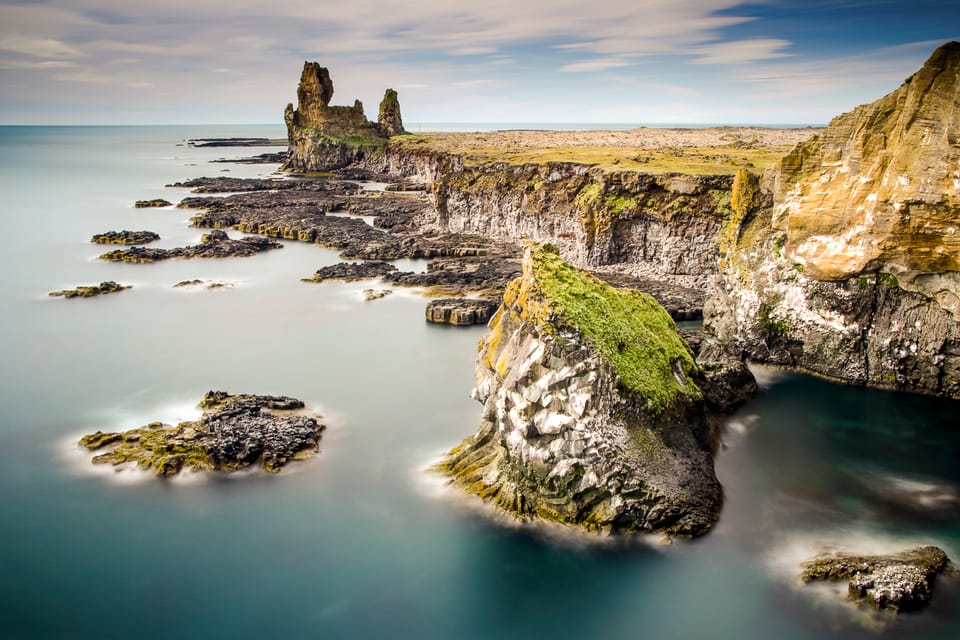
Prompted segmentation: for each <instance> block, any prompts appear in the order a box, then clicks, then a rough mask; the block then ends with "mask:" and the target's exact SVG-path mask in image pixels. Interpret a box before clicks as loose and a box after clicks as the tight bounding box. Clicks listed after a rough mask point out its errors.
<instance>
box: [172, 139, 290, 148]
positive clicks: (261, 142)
mask: <svg viewBox="0 0 960 640" xmlns="http://www.w3.org/2000/svg"><path fill="white" fill-rule="evenodd" d="M281 144H283V141H282V140H272V139H270V138H194V139H192V140H187V145H188V146H191V147H276V146H278V145H281Z"/></svg>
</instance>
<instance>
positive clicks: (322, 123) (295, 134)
mask: <svg viewBox="0 0 960 640" xmlns="http://www.w3.org/2000/svg"><path fill="white" fill-rule="evenodd" d="M332 98H333V80H331V79H330V72H329V71H328V70H327V69H326V67H321V66H320V65H319V64H317V63H316V62H304V63H303V72H302V73H301V75H300V84H299V86H298V87H297V108H296V109H294V108H293V105H292V104H288V105H287V107H286V109H285V110H284V113H283V119H284V122H285V123H286V125H287V140H288V142H289V156H288V159H287V162H286V163H285V164H284V168H285V169H288V170H292V171H326V170H329V169H336V168H339V167H344V166H346V165H348V164H350V163H352V162H356V161H358V160H360V159H361V158H363V157H364V155H365V153H367V152H369V151H370V150H372V149H377V148H380V147H382V146H383V144H384V143H385V141H386V140H385V139H386V138H389V137H390V136H393V135H399V134H401V133H403V121H402V119H401V116H400V102H399V100H398V99H397V92H396V91H394V90H393V89H387V91H386V93H385V95H384V98H383V102H381V103H380V114H379V118H378V122H377V123H373V122H370V121H369V120H367V117H366V116H365V115H364V113H363V104H362V103H361V102H360V101H359V100H355V101H354V103H353V106H352V107H342V106H331V105H330V100H331V99H332Z"/></svg>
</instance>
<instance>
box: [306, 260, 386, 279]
mask: <svg viewBox="0 0 960 640" xmlns="http://www.w3.org/2000/svg"><path fill="white" fill-rule="evenodd" d="M396 270H397V268H396V267H395V266H393V265H392V264H390V263H389V262H384V261H383V260H364V261H363V262H338V263H336V264H331V265H327V266H325V267H321V268H320V269H317V271H316V273H314V274H313V276H311V277H309V278H302V280H303V282H325V281H327V280H344V281H346V282H354V281H356V280H369V279H373V278H379V277H381V276H385V275H387V274H388V273H393V272H394V271H396Z"/></svg>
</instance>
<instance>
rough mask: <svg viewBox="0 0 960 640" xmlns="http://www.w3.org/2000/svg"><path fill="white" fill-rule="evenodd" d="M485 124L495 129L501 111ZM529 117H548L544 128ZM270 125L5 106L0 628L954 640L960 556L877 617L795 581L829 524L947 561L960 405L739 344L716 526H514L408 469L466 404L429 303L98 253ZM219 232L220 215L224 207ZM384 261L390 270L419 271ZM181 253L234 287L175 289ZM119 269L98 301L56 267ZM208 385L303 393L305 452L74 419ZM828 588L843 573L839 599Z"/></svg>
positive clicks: (959, 479) (0, 148)
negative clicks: (154, 461)
mask: <svg viewBox="0 0 960 640" xmlns="http://www.w3.org/2000/svg"><path fill="white" fill-rule="evenodd" d="M493 128H502V125H497V126H495V127H493ZM543 128H549V125H545V126H544V127H543ZM228 136H264V137H272V138H283V137H285V136H284V131H283V129H282V128H281V127H279V126H243V127H240V126H236V127H227V126H202V127H200V126H194V127H188V126H169V127H159V126H158V127H0V193H2V196H3V200H2V201H3V208H2V216H3V221H4V225H3V226H4V229H5V233H6V237H7V240H6V244H5V245H4V247H3V251H2V257H0V260H2V262H3V272H4V273H5V274H6V276H4V277H3V278H2V279H0V287H2V290H0V304H2V307H3V312H2V314H0V341H2V342H0V353H2V355H3V366H2V368H0V406H2V407H3V414H2V420H0V638H4V639H11V640H19V639H33V638H71V639H72V638H131V637H136V638H160V637H175V638H184V639H190V638H220V637H233V638H253V637H278V638H289V639H295V638H323V639H325V640H326V639H333V638H350V639H364V638H384V637H393V638H418V639H420V638H457V639H464V640H469V639H478V640H479V639H497V640H499V639H504V640H508V639H513V638H517V639H520V638H555V639H564V638H591V639H606V638H618V639H619V638H632V637H636V638H640V637H643V638H671V639H672V638H681V639H693V638H705V639H706V638H731V639H733V638H736V639H741V640H742V639H748V638H756V639H767V638H774V637H775V638H778V640H793V639H797V640H799V639H808V638H877V637H882V638H956V637H958V635H960V579H958V578H952V579H943V580H941V581H940V583H938V586H937V590H936V592H935V594H934V598H933V601H932V602H931V605H930V606H929V607H928V608H927V609H925V610H923V611H922V612H919V613H915V614H906V615H901V616H899V617H895V616H892V615H887V614H875V613H871V612H868V611H865V610H860V609H857V608H856V607H854V606H852V605H850V604H848V603H846V602H844V600H843V597H842V594H843V591H844V589H843V587H842V586H841V587H837V586H830V585H808V586H802V585H801V584H800V583H799V580H798V578H797V574H798V571H799V569H798V565H799V563H800V562H801V561H802V560H803V559H805V558H807V557H809V556H810V555H812V554H814V553H816V552H817V551H818V550H821V549H825V548H836V549H846V550H850V551H855V552H875V551H893V550H899V549H902V548H904V547H907V546H911V545H916V544H937V545H940V546H942V547H943V548H944V549H945V550H946V551H947V553H948V554H949V555H951V556H952V557H954V558H958V559H960V466H958V465H957V460H960V417H958V416H960V414H958V412H957V409H956V407H957V405H956V403H955V402H954V403H951V402H945V401H940V400H936V399H931V398H925V397H919V396H912V395H904V394H894V393H885V392H880V391H873V390H866V389H860V388H855V387H849V386H842V385H837V384H832V383H829V382H826V381H823V380H819V379H816V378H812V377H809V376H804V375H800V374H793V373H783V372H778V371H772V370H769V369H763V368H759V369H758V370H757V371H758V375H759V376H760V378H761V381H762V383H763V387H764V391H763V393H762V394H761V396H760V397H758V398H757V399H756V400H755V401H753V402H751V403H750V404H748V405H747V406H746V407H744V408H743V409H742V410H741V411H739V412H738V413H737V414H736V415H734V416H732V417H731V418H730V419H729V420H728V424H727V430H726V434H725V436H724V445H723V447H722V448H721V450H720V452H719V454H718V457H717V473H718V476H719V478H720V480H721V482H722V484H723V486H724V492H725V506H724V510H723V513H722V516H721V519H720V522H719V523H718V525H717V527H716V528H715V529H714V531H712V532H711V533H710V534H708V535H707V536H705V537H703V538H700V539H697V540H693V541H684V540H678V541H674V542H672V543H669V544H665V543H663V542H662V541H660V540H659V539H658V538H654V539H650V540H637V541H631V542H625V541H622V540H611V539H604V538H598V537H595V536H589V535H572V534H569V533H566V532H563V531H557V530H555V529H543V528H540V527H531V526H517V525H516V524H515V523H513V522H512V521H510V520H508V519H504V518H503V517H497V516H494V515H493V514H491V513H490V512H489V511H488V510H487V509H486V508H485V507H484V506H483V505H481V504H479V503H478V501H476V500H475V499H473V498H470V497H466V496H463V495H461V494H459V493H458V492H457V491H455V490H452V489H449V488H447V487H446V486H445V485H444V482H443V479H442V478H438V477H436V476H434V475H432V474H431V473H429V472H428V471H427V469H428V467H429V466H430V465H431V464H432V462H433V461H435V460H436V459H437V458H438V457H439V456H440V455H442V453H443V452H444V451H445V450H447V449H449V448H450V447H452V446H454V445H456V444H457V443H459V442H460V441H461V440H462V439H463V438H464V437H466V436H468V435H470V434H471V433H472V432H473V430H474V429H475V427H476V426H477V425H478V422H479V417H480V409H481V407H480V405H479V404H478V403H476V402H475V401H473V400H471V399H470V397H469V393H470V388H471V384H472V381H473V371H474V358H475V351H476V345H477V341H478V340H479V338H480V337H481V335H482V333H483V328H482V327H469V328H453V327H443V326H435V325H430V324H427V323H426V322H425V321H424V319H423V309H424V306H425V302H426V301H425V300H424V299H423V298H421V297H420V296H418V295H416V294H415V293H414V292H411V291H407V290H402V289H401V290H397V291H396V292H395V293H394V294H393V295H391V296H388V297H386V298H383V299H380V300H375V301H371V302H367V301H365V300H364V299H363V296H362V290H363V289H364V288H367V287H369V286H370V285H369V283H363V282H360V283H324V284H307V283H303V282H300V278H303V277H309V276H310V275H311V274H312V273H313V272H314V271H315V270H316V269H318V268H319V267H321V266H324V265H328V264H332V263H334V262H336V261H338V257H337V254H336V252H333V251H329V250H326V249H323V248H320V247H317V246H312V245H309V244H305V243H297V242H290V241H284V248H283V249H282V250H278V251H272V252H268V253H266V254H261V255H258V256H255V257H251V258H230V259H224V260H200V259H195V260H171V261H166V262H161V263H156V264H147V265H135V264H115V263H105V262H101V261H98V260H97V259H96V256H97V255H99V254H100V253H102V252H104V251H106V250H108V247H104V246H101V245H94V244H91V243H89V238H90V236H91V235H93V234H94V233H99V232H103V231H107V230H119V229H131V230H140V229H146V230H152V231H156V232H158V233H159V234H160V235H161V236H162V240H161V241H160V242H159V243H158V244H157V245H155V246H162V247H173V246H182V245H185V244H192V243H194V242H196V241H197V240H198V239H199V237H200V235H201V234H202V233H203V231H202V230H199V229H190V228H188V227H187V220H188V218H189V216H190V212H189V211H187V210H182V209H134V208H133V206H132V205H133V202H134V201H135V200H143V199H150V198H157V197H161V198H166V199H167V200H171V201H173V202H177V201H178V200H179V199H180V198H182V197H184V196H186V195H187V191H186V190H185V189H175V188H166V187H164V185H165V184H168V183H172V182H175V181H178V180H182V179H187V178H192V177H197V176H201V175H208V176H214V175H229V176H234V177H253V176H258V175H268V174H269V173H271V172H272V171H274V170H275V169H276V166H275V165H240V164H210V163H209V160H212V159H216V158H222V157H226V158H231V157H237V156H246V155H253V154H256V153H263V152H265V151H273V150H280V149H268V148H249V149H228V148H213V149H209V148H207V149H200V148H192V147H189V146H183V144H184V141H185V140H186V139H188V138H195V137H228ZM231 235H233V236H234V237H236V236H239V235H240V234H239V233H237V232H231ZM422 266H423V265H422V263H412V262H409V263H405V265H404V267H405V268H410V267H413V268H422ZM194 278H200V279H208V280H220V281H226V282H230V283H232V284H233V285H234V286H232V287H230V288H225V289H220V290H206V289H200V290H195V289H177V288H173V287H172V285H173V284H174V283H176V282H179V281H182V280H189V279H194ZM103 280H116V281H118V282H121V283H125V284H132V285H134V286H133V288H132V289H131V290H129V291H124V292H121V293H118V294H112V295H108V296H103V297H99V298H93V299H74V300H64V299H59V298H49V297H48V296H47V292H49V291H53V290H58V289H63V288H71V287H74V286H76V285H78V284H95V283H98V282H101V281H103ZM210 389H223V390H227V391H232V392H245V393H260V394H267V393H269V394H286V395H292V396H295V397H299V398H301V399H303V400H304V401H305V402H307V404H308V405H309V406H310V407H312V408H314V409H315V410H317V411H319V412H320V413H322V414H323V415H324V417H325V420H324V421H325V422H326V423H327V425H328V429H327V430H326V432H325V433H324V436H323V439H322V441H321V449H322V451H321V453H320V454H319V455H318V456H316V457H314V458H312V459H311V460H309V461H306V462H303V463H298V464H295V465H292V466H290V467H288V468H287V469H286V470H284V471H283V472H282V473H280V474H278V475H266V474H262V473H257V472H251V473H241V474H238V475H236V476H229V477H218V476H213V477H206V476H198V475H192V476H185V477H178V478H175V479H173V480H161V479H157V478H154V477H152V476H148V475H146V474H142V473H139V472H122V473H116V472H114V471H113V470H112V469H108V468H103V467H97V466H94V465H92V464H90V462H89V458H90V454H89V453H88V452H86V451H83V450H80V449H79V448H78V447H77V446H76V441H77V439H78V438H79V437H80V436H81V435H82V434H84V433H89V432H92V431H95V430H97V429H102V430H121V429H126V428H131V427H136V426H141V425H143V424H145V423H147V422H150V421H153V420H162V421H167V422H175V421H178V420H183V419H188V418H192V417H195V416H197V415H198V413H199V411H198V410H197V409H196V408H195V405H196V403H197V402H198V401H199V400H200V399H201V398H202V396H203V394H204V393H205V392H206V391H208V390H210ZM838 594H839V595H838Z"/></svg>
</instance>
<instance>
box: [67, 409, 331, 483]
mask: <svg viewBox="0 0 960 640" xmlns="http://www.w3.org/2000/svg"><path fill="white" fill-rule="evenodd" d="M198 406H199V407H200V408H202V409H205V411H204V413H203V415H202V416H201V417H200V419H199V420H197V421H194V422H181V423H180V424H178V425H176V426H170V425H165V424H161V423H159V422H152V423H150V424H148V425H146V426H144V427H140V428H138V429H131V430H130V431H123V432H116V433H104V432H102V431H97V432H96V433H92V434H89V435H86V436H83V437H82V438H80V445H81V446H83V447H86V448H87V449H89V450H91V451H97V450H100V449H105V452H104V453H101V454H99V455H97V456H95V457H94V458H93V462H94V463H96V464H112V465H114V466H118V465H123V464H127V463H133V464H136V465H137V466H138V467H140V468H141V469H149V470H152V471H153V472H154V473H155V474H156V475H158V476H171V475H175V474H177V473H179V472H180V471H181V470H182V469H184V468H187V469H191V470H194V471H236V470H239V469H243V468H246V467H249V466H251V465H258V466H259V467H260V468H262V469H264V470H265V471H270V472H277V471H279V470H280V468H281V467H283V466H284V465H285V464H287V463H288V462H289V461H291V460H300V459H303V458H306V457H309V456H311V455H313V453H315V452H316V451H318V450H319V445H318V443H319V441H320V433H321V432H322V431H323V430H324V428H325V426H324V425H323V424H321V423H320V422H318V421H317V416H311V415H303V414H301V413H293V412H298V411H300V410H302V409H303V408H304V405H303V402H302V401H300V400H298V399H296V398H290V397H287V396H256V395H247V394H239V395H233V394H230V393H226V392H225V391H210V392H208V393H207V394H206V396H204V398H203V400H201V401H200V404H199V405H198ZM280 412H286V413H280Z"/></svg>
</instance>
